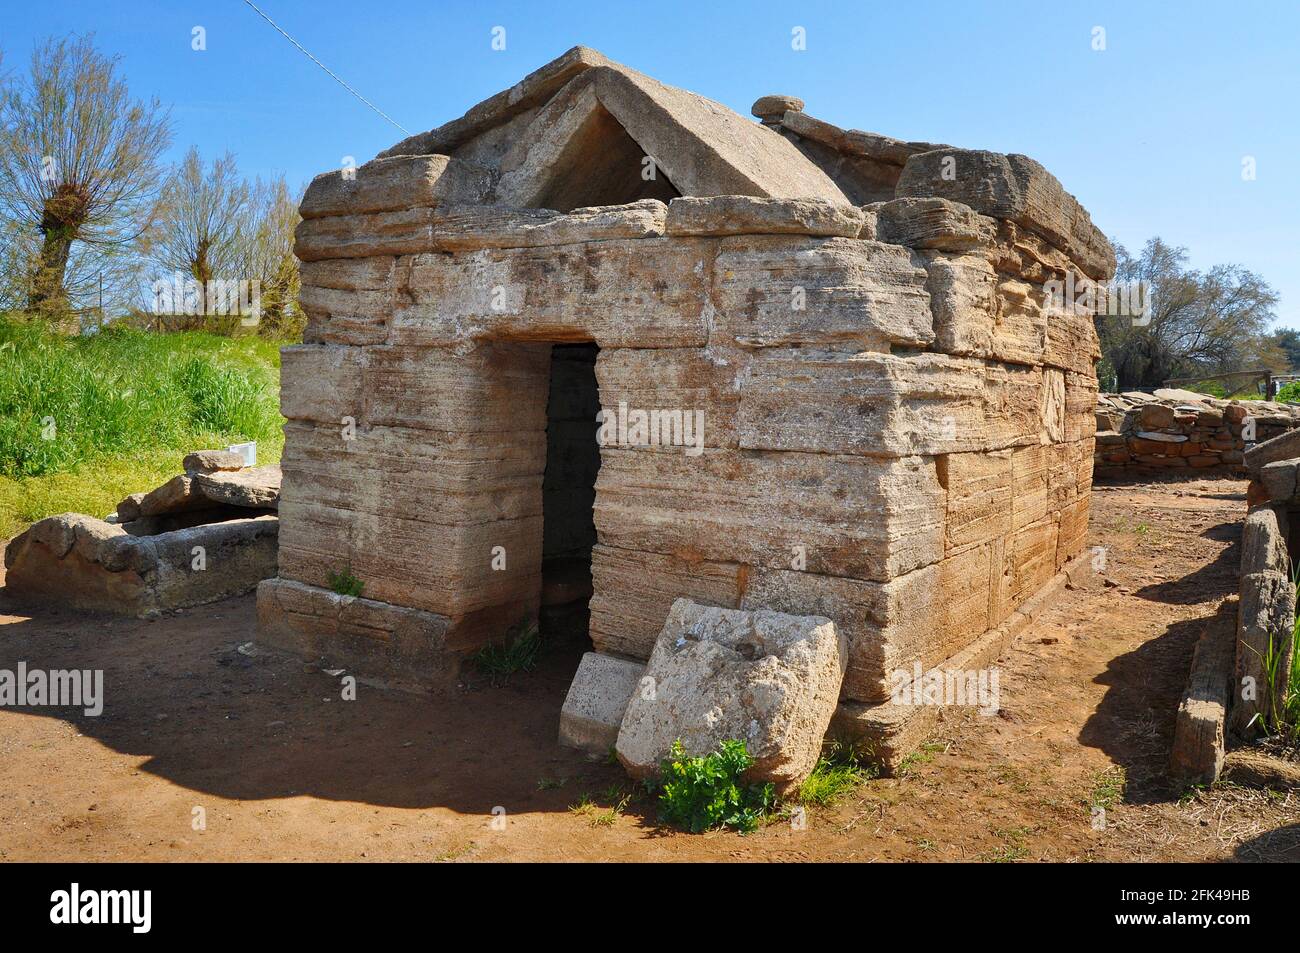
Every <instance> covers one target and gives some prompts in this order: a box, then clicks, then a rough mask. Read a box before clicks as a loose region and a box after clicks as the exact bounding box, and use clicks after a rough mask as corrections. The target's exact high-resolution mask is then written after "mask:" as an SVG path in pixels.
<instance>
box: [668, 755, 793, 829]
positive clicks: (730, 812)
mask: <svg viewBox="0 0 1300 953" xmlns="http://www.w3.org/2000/svg"><path fill="white" fill-rule="evenodd" d="M753 764H754V759H753V758H751V757H750V755H749V752H748V751H747V750H746V749H745V743H744V742H743V741H736V740H734V739H732V740H728V741H724V742H722V743H721V744H720V745H719V746H718V750H716V751H714V752H712V753H711V754H707V755H705V756H703V757H699V758H692V757H688V756H687V754H686V751H685V750H684V749H683V748H682V744H681V742H680V741H675V742H673V747H672V751H671V753H670V754H669V756H668V758H667V759H665V760H664V762H663V764H662V765H661V766H660V770H659V778H658V780H657V782H652V784H653V786H654V787H657V788H658V792H659V810H660V815H661V816H662V818H663V819H664V820H665V821H666V822H668V823H670V824H675V825H677V826H678V827H682V828H685V829H686V830H688V831H690V832H691V833H692V834H699V833H702V832H704V831H710V830H716V829H718V828H731V829H732V830H736V831H739V832H740V833H742V834H748V833H750V832H751V831H754V830H757V829H758V827H759V825H761V824H763V823H764V822H765V821H766V820H767V818H768V817H769V816H770V815H771V814H772V812H773V810H774V809H775V807H776V791H775V788H774V787H773V786H772V785H771V784H770V783H769V784H761V785H760V784H746V783H745V782H744V781H742V780H741V776H742V775H743V774H744V773H745V772H746V771H748V770H749V768H750V767H752V766H753Z"/></svg>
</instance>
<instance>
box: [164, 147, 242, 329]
mask: <svg viewBox="0 0 1300 953" xmlns="http://www.w3.org/2000/svg"><path fill="white" fill-rule="evenodd" d="M251 199H252V190H251V189H250V187H249V185H248V183H247V182H245V181H244V179H243V178H242V177H241V176H240V175H239V170H238V169H237V168H236V165H235V157H234V156H233V155H231V154H230V153H229V152H227V153H226V154H225V155H223V156H220V157H218V158H216V159H214V160H213V161H212V164H211V165H210V166H208V167H206V168H205V167H204V165H203V160H202V158H200V156H199V150H198V149H196V148H193V147H191V148H190V150H189V152H187V153H186V154H185V158H184V159H183V160H182V161H181V163H180V165H179V166H177V167H176V169H175V170H173V172H172V173H171V174H170V175H169V176H168V177H167V180H166V184H165V185H164V186H163V189H162V195H161V197H160V199H159V202H158V209H157V212H156V214H155V215H154V220H153V223H152V226H151V227H150V229H149V231H148V232H147V234H146V235H145V236H144V239H143V241H142V248H143V252H144V254H145V256H146V257H147V258H148V259H149V260H150V261H151V262H153V263H154V264H155V265H156V266H158V267H159V268H161V269H162V271H163V272H165V273H167V274H166V276H165V277H166V278H170V273H173V272H174V273H179V274H180V275H183V276H184V277H185V278H192V279H194V280H195V281H197V282H198V284H199V287H200V294H199V302H198V304H199V307H200V313H201V314H205V315H206V314H209V313H212V312H213V310H214V309H213V308H212V307H211V306H210V305H211V302H209V301H208V300H207V295H208V294H209V292H210V290H211V285H210V282H212V281H213V280H214V279H216V278H221V279H228V280H237V279H238V278H241V277H242V276H243V272H244V270H245V268H244V259H245V257H246V248H247V244H248V240H247V237H246V236H247V232H248V231H249V225H250V223H249V219H250V217H251V215H252V214H253V209H252V206H251ZM160 277H161V276H160Z"/></svg>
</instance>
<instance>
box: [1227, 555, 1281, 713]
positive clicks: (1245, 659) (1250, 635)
mask: <svg viewBox="0 0 1300 953" xmlns="http://www.w3.org/2000/svg"><path fill="white" fill-rule="evenodd" d="M1295 611H1296V596H1295V585H1294V584H1293V583H1292V582H1291V577H1290V575H1289V574H1288V573H1286V572H1284V571H1278V570H1275V569H1270V570H1265V571H1263V572H1258V573H1253V574H1251V575H1247V576H1242V577H1241V594H1240V603H1239V605H1238V608H1237V664H1236V673H1235V677H1234V679H1233V687H1234V692H1235V693H1234V696H1233V700H1232V710H1231V712H1230V715H1229V723H1228V727H1229V731H1230V732H1231V733H1232V734H1233V735H1235V736H1236V737H1238V738H1253V737H1255V736H1256V735H1258V734H1259V732H1260V731H1261V730H1262V725H1260V724H1259V722H1258V721H1257V720H1256V717H1255V716H1256V715H1258V714H1259V713H1260V712H1262V711H1264V710H1265V706H1266V705H1267V704H1268V702H1269V699H1270V697H1272V695H1273V693H1274V692H1278V693H1279V697H1280V696H1281V695H1285V692H1286V688H1285V685H1284V683H1283V681H1284V679H1285V678H1286V673H1288V672H1289V666H1288V665H1283V666H1281V671H1280V672H1279V675H1280V676H1281V677H1280V679H1279V683H1278V684H1277V685H1272V684H1270V682H1269V679H1268V673H1267V671H1266V669H1265V667H1264V659H1265V657H1266V656H1267V654H1268V652H1269V645H1270V642H1274V643H1277V645H1276V647H1277V648H1280V647H1281V644H1282V643H1289V642H1290V641H1291V639H1290V638H1289V637H1290V635H1291V632H1292V631H1293V629H1294V628H1295ZM1287 661H1288V662H1289V656H1288V657H1287ZM1245 679H1249V680H1250V684H1251V685H1253V688H1254V690H1253V692H1251V693H1249V694H1250V695H1253V697H1248V693H1247V692H1246V691H1245V690H1244V685H1245V683H1244V682H1243V680H1245Z"/></svg>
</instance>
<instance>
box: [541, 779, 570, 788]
mask: <svg viewBox="0 0 1300 953" xmlns="http://www.w3.org/2000/svg"><path fill="white" fill-rule="evenodd" d="M566 781H568V778H538V779H537V790H539V791H554V790H556V789H557V788H562V787H564V784H565V782H566Z"/></svg>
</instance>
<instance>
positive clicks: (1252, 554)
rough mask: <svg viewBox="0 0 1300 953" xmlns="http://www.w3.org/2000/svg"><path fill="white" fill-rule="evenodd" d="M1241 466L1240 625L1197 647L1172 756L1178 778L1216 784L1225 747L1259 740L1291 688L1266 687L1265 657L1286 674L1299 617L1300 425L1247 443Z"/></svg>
mask: <svg viewBox="0 0 1300 953" xmlns="http://www.w3.org/2000/svg"><path fill="white" fill-rule="evenodd" d="M1242 467H1243V470H1244V471H1245V472H1246V473H1247V474H1248V475H1249V476H1250V478H1251V483H1250V488H1249V490H1248V491H1247V495H1246V498H1247V505H1248V509H1247V511H1246V519H1245V522H1244V523H1243V525H1242V533H1241V573H1240V583H1239V589H1238V593H1239V601H1238V606H1237V626H1236V629H1235V630H1228V631H1226V632H1216V631H1215V630H1214V629H1209V630H1207V631H1206V632H1205V633H1204V634H1203V635H1202V636H1201V639H1200V641H1199V642H1198V643H1197V645H1196V652H1195V655H1194V656H1193V658H1192V666H1191V673H1190V676H1189V678H1188V683H1187V690H1186V692H1185V693H1184V695H1183V700H1182V704H1181V705H1180V706H1179V709H1178V714H1177V717H1176V719H1175V724H1174V745H1173V751H1172V754H1171V758H1170V769H1171V773H1172V775H1173V777H1174V778H1175V780H1177V781H1180V782H1183V783H1192V784H1212V783H1213V782H1214V781H1216V780H1217V779H1218V778H1219V776H1220V773H1221V772H1222V771H1223V768H1224V757H1225V749H1226V747H1227V746H1228V745H1231V744H1248V743H1249V742H1251V741H1253V740H1254V739H1255V738H1257V737H1258V736H1259V735H1260V733H1261V731H1262V730H1263V727H1264V726H1263V725H1261V723H1260V721H1261V716H1262V714H1263V713H1264V712H1266V711H1267V710H1268V708H1269V707H1270V704H1271V701H1272V699H1273V698H1274V697H1276V698H1277V699H1278V700H1279V703H1280V702H1281V700H1282V699H1284V697H1285V695H1286V692H1287V690H1288V684H1287V676H1286V675H1285V674H1281V675H1280V676H1279V678H1278V682H1277V684H1274V685H1270V684H1269V675H1268V670H1267V665H1266V663H1265V659H1266V657H1268V655H1269V654H1270V652H1277V653H1279V654H1280V662H1279V664H1278V665H1277V671H1278V672H1279V673H1287V672H1289V671H1290V664H1291V663H1290V659H1291V652H1292V651H1293V648H1294V646H1293V641H1292V638H1291V634H1292V632H1293V631H1294V629H1295V619H1296V587H1295V583H1294V582H1293V576H1292V564H1293V557H1292V549H1293V548H1294V547H1293V543H1292V536H1291V527H1292V526H1293V525H1295V524H1294V520H1295V519H1296V513H1297V511H1298V510H1300V493H1297V485H1298V483H1300V430H1298V431H1294V432H1287V433H1284V434H1282V435H1280V436H1278V437H1276V438H1274V439H1273V440H1271V441H1269V442H1267V443H1262V444H1260V445H1258V446H1254V447H1252V448H1251V449H1250V450H1248V451H1247V452H1246V453H1245V455H1244V460H1243V464H1242ZM1248 760H1249V759H1248Z"/></svg>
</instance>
